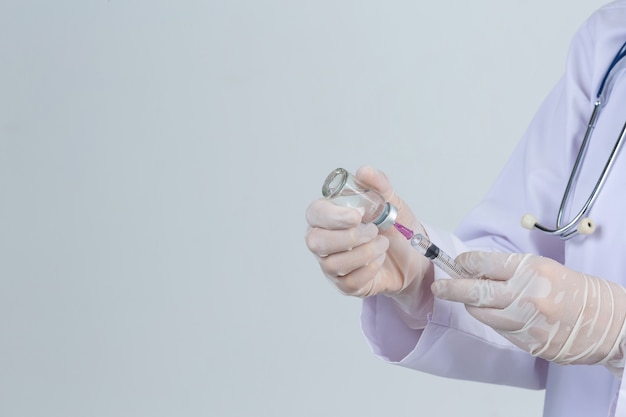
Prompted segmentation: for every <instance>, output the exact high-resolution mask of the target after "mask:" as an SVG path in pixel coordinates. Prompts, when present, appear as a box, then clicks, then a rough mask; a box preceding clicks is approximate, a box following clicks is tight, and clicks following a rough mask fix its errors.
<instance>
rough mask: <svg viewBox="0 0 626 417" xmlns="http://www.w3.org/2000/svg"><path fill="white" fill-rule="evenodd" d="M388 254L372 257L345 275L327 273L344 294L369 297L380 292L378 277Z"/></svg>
mask: <svg viewBox="0 0 626 417" xmlns="http://www.w3.org/2000/svg"><path fill="white" fill-rule="evenodd" d="M385 259H386V254H382V255H380V256H378V257H376V258H374V259H372V260H371V261H370V262H369V263H368V264H367V265H364V266H362V267H360V268H358V269H355V270H354V271H352V272H350V273H349V274H347V275H344V276H332V275H327V277H328V279H329V280H330V282H331V283H332V284H333V285H334V286H335V287H336V288H337V289H338V290H339V291H340V292H341V293H342V294H344V295H351V296H355V297H368V296H370V295H374V294H377V293H379V292H380V291H381V290H382V289H381V288H377V279H376V277H377V276H378V275H379V274H380V271H381V269H382V266H383V263H384V262H385Z"/></svg>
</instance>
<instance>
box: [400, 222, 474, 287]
mask: <svg viewBox="0 0 626 417" xmlns="http://www.w3.org/2000/svg"><path fill="white" fill-rule="evenodd" d="M411 246H413V247H414V248H415V249H417V250H418V251H419V252H420V253H421V254H422V255H424V256H425V257H427V258H428V259H430V260H431V261H432V262H433V263H434V264H435V265H437V266H438V267H439V268H441V269H442V270H444V271H445V272H447V273H448V274H449V275H450V276H451V277H452V278H471V277H472V275H471V274H470V273H469V272H467V270H466V269H465V268H463V267H462V266H461V265H459V264H458V263H457V262H456V261H455V260H454V259H452V258H451V257H450V256H449V255H448V254H447V253H445V252H444V251H442V250H441V249H439V247H438V246H437V245H435V244H434V243H432V242H431V241H430V240H429V239H428V238H427V237H426V236H424V235H422V234H421V233H416V234H414V235H413V237H412V238H411Z"/></svg>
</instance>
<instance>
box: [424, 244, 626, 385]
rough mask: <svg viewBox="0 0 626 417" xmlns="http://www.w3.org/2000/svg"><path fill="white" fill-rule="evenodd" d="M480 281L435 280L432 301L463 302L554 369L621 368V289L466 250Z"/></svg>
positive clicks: (527, 260)
mask: <svg viewBox="0 0 626 417" xmlns="http://www.w3.org/2000/svg"><path fill="white" fill-rule="evenodd" d="M457 261H458V262H460V263H461V264H462V265H463V266H465V267H466V268H467V269H468V271H470V272H473V273H475V274H476V276H482V277H484V278H481V279H455V280H438V281H436V282H435V283H433V285H432V290H433V293H434V295H435V296H436V297H439V298H442V299H445V300H451V301H458V302H462V303H465V304H466V308H467V311H468V312H469V313H470V314H471V315H472V316H474V317H476V318H477V319H478V320H480V321H481V322H483V323H485V324H487V325H489V326H491V327H492V328H494V329H495V330H496V331H497V332H498V333H500V334H501V335H503V336H504V337H505V338H507V339H508V340H510V341H511V342H513V343H514V344H515V345H517V346H519V347H520V348H522V349H524V350H525V351H527V352H529V353H530V354H532V355H535V356H538V357H541V358H544V359H547V360H549V361H553V362H556V363H558V364H562V365H566V364H603V365H606V366H607V367H608V368H609V369H610V370H611V371H612V372H614V373H615V374H617V375H621V370H623V368H624V352H623V346H622V344H623V342H624V338H625V335H624V333H625V331H624V321H625V320H624V318H625V317H626V290H625V289H624V288H623V287H622V286H620V285H617V284H615V283H613V282H609V281H606V280H604V279H601V278H597V277H593V276H590V275H586V274H583V273H580V272H576V271H572V270H571V269H568V268H566V267H565V266H563V265H561V264H559V263H558V262H556V261H554V260H551V259H548V258H543V257H540V256H535V255H524V254H505V253H489V252H467V253H464V254H461V255H459V256H458V257H457Z"/></svg>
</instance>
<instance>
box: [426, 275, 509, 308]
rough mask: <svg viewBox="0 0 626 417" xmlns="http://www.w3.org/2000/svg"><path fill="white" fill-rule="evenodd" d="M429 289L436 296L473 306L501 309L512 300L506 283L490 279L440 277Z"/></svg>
mask: <svg viewBox="0 0 626 417" xmlns="http://www.w3.org/2000/svg"><path fill="white" fill-rule="evenodd" d="M431 290H432V292H433V294H434V295H435V297H437V298H441V299H443V300H449V301H456V302H460V303H463V304H467V305H470V306H475V307H489V308H495V309H503V308H506V307H508V306H509V305H510V304H511V302H513V295H512V294H511V292H510V291H509V289H508V286H507V285H506V283H505V282H502V281H494V280H490V279H440V280H437V281H435V282H434V283H433V284H432V286H431Z"/></svg>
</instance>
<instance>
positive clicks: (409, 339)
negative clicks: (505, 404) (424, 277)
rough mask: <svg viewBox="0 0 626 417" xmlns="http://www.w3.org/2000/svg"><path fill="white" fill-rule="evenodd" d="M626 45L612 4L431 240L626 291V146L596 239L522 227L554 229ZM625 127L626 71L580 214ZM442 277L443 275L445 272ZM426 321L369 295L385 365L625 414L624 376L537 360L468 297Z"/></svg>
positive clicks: (553, 416) (601, 204) (624, 11)
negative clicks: (510, 146) (477, 315)
mask: <svg viewBox="0 0 626 417" xmlns="http://www.w3.org/2000/svg"><path fill="white" fill-rule="evenodd" d="M625 41H626V0H619V1H615V2H613V3H611V4H608V5H606V6H604V7H603V8H601V9H600V10H598V11H597V12H596V13H594V14H593V15H592V16H591V17H590V18H589V19H588V20H587V21H586V22H585V23H584V25H583V26H582V27H581V28H580V30H579V31H578V32H577V34H576V35H575V37H574V39H573V42H572V44H571V47H570V51H569V54H568V59H567V65H566V71H565V73H564V75H563V77H562V79H561V80H560V81H559V82H558V84H557V85H556V86H555V88H554V89H553V90H552V92H551V93H550V94H549V96H548V97H547V98H546V100H545V102H544V103H543V104H542V106H541V107H540V109H539V111H538V112H537V114H536V116H535V117H534V119H533V121H532V123H531V124H530V126H529V128H528V130H527V132H526V133H525V134H524V136H523V138H522V140H521V142H520V144H519V145H518V147H517V149H516V150H515V152H514V153H513V155H512V157H511V159H510V160H509V162H508V164H507V165H506V167H505V168H504V170H503V172H502V173H501V175H500V176H499V178H498V179H497V181H496V182H495V184H494V185H493V187H492V189H491V190H490V192H489V194H488V195H487V197H486V198H485V199H484V201H483V202H482V203H481V204H480V205H479V206H478V207H476V208H475V209H474V210H473V211H472V212H470V214H469V215H468V216H467V218H466V219H465V220H464V221H463V223H462V224H461V226H460V228H459V229H458V231H457V233H456V236H451V235H449V234H447V233H441V232H438V231H436V230H433V229H432V228H427V229H428V230H427V231H428V234H429V236H430V237H431V238H432V241H433V242H435V243H436V244H437V245H439V246H440V247H441V248H442V249H443V250H445V251H447V252H448V253H449V254H451V255H456V254H458V253H461V252H463V251H466V250H470V249H489V250H499V251H507V252H523V253H535V254H541V255H544V256H549V257H552V258H554V259H556V260H558V261H560V262H562V263H564V264H565V265H566V266H568V267H569V268H571V269H574V270H577V271H581V272H585V273H589V274H592V275H595V276H598V277H601V278H604V279H607V280H611V281H615V282H618V283H620V284H621V285H624V286H626V149H624V150H622V151H621V152H620V154H619V155H618V157H617V161H616V162H615V165H614V167H613V169H612V171H611V172H610V175H609V177H608V179H607V181H606V183H605V185H604V187H603V189H602V190H601V192H600V194H599V197H598V199H597V200H596V202H595V204H594V205H593V207H592V209H591V211H590V212H589V214H588V215H589V217H591V218H592V219H593V220H594V221H595V222H596V225H597V231H596V232H595V233H594V234H593V235H591V236H587V237H576V238H574V239H571V240H567V241H562V240H560V239H559V238H555V237H551V236H548V235H546V234H544V233H542V232H539V231H528V230H526V229H523V228H522V227H521V226H520V218H521V216H522V215H523V214H525V213H532V214H533V215H535V216H536V217H537V218H538V219H539V221H540V222H542V223H544V224H548V225H551V224H553V222H554V221H555V218H556V213H557V211H558V208H559V205H560V203H561V197H562V193H563V190H564V188H565V185H566V183H567V180H568V178H569V175H570V171H571V168H572V166H573V163H574V160H575V158H576V154H577V152H578V149H579V146H580V142H581V141H582V138H583V135H584V133H585V129H586V124H587V122H588V119H589V116H590V114H591V110H592V108H593V103H594V101H595V97H596V92H597V89H598V86H599V83H600V80H601V78H602V77H603V75H604V74H605V72H606V70H607V68H608V66H609V63H610V61H611V60H612V59H613V57H614V56H615V54H616V53H617V51H618V50H619V48H620V46H621V45H622V44H623V43H624V42H625ZM625 122H626V74H625V75H623V76H622V77H621V78H620V79H619V80H618V82H617V84H616V85H615V88H614V90H613V93H612V95H611V98H610V101H609V103H608V104H607V106H606V107H605V108H604V109H603V112H602V114H601V116H600V119H599V120H598V124H597V126H596V129H595V132H594V134H593V137H592V139H591V143H590V146H589V149H588V152H587V156H586V158H585V160H584V163H583V166H582V169H581V173H580V176H579V180H578V184H577V186H576V189H575V190H574V192H573V198H572V204H570V207H571V210H573V211H575V212H577V211H578V210H579V209H580V208H581V207H582V204H583V203H584V201H585V200H586V199H587V198H588V196H589V192H590V190H591V189H592V187H593V186H594V184H595V182H596V181H597V179H598V175H599V173H600V171H601V170H602V168H603V167H604V164H605V162H606V159H607V157H608V155H609V153H610V151H611V149H612V147H613V146H614V144H615V140H616V138H617V136H618V134H619V132H620V130H621V128H622V126H623V125H624V123H625ZM566 217H567V216H566ZM444 276H445V273H443V272H442V271H436V278H440V277H444ZM424 314H425V315H426V312H425V313H424ZM424 319H425V321H427V323H428V324H426V327H425V328H424V329H423V330H413V329H410V328H408V327H406V326H405V325H404V323H403V321H402V320H400V318H399V317H398V316H397V315H396V313H395V310H394V309H393V307H392V306H391V304H390V302H389V299H388V298H386V297H385V296H376V297H372V298H370V299H366V300H365V301H364V306H363V315H362V326H363V330H364V333H365V335H366V337H367V339H368V341H369V343H370V345H371V347H372V349H373V351H374V353H375V354H376V355H378V356H379V357H381V358H383V359H384V360H386V361H389V362H392V363H397V364H399V365H401V366H406V367H409V368H413V369H417V370H421V371H425V372H429V373H433V374H436V375H442V376H447V377H453V378H460V379H468V380H474V381H482V382H490V383H497V384H506V385H512V386H519V387H526V388H533V389H541V388H545V389H546V398H545V406H544V416H545V417H564V416H567V417H576V416H585V417H589V416H607V415H613V414H614V411H613V410H612V408H614V407H615V404H616V400H617V398H618V397H621V398H620V400H619V402H617V404H618V411H617V413H615V415H619V416H620V417H621V416H624V417H626V404H624V402H626V393H625V394H624V395H621V396H619V395H618V394H619V385H620V384H619V381H618V379H617V378H615V377H614V376H613V375H612V374H611V373H610V372H609V371H608V370H606V369H605V368H604V367H602V366H589V365H587V366H583V365H570V366H558V365H555V364H552V363H548V362H546V361H544V360H542V359H538V358H535V357H532V356H530V355H529V354H527V353H526V352H524V351H522V350H520V349H518V348H517V347H515V346H514V345H512V344H511V343H509V342H508V341H507V340H505V339H504V338H502V337H501V336H499V335H498V334H497V333H495V331H493V330H492V329H491V328H489V327H487V326H485V325H483V324H481V323H480V322H478V321H477V320H475V319H474V318H473V317H471V316H470V315H469V314H468V313H467V312H466V311H465V308H464V306H463V305H460V304H458V303H451V302H447V301H442V300H435V306H434V310H433V311H432V313H430V314H428V317H425V318H424ZM624 385H626V382H625V383H624Z"/></svg>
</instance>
